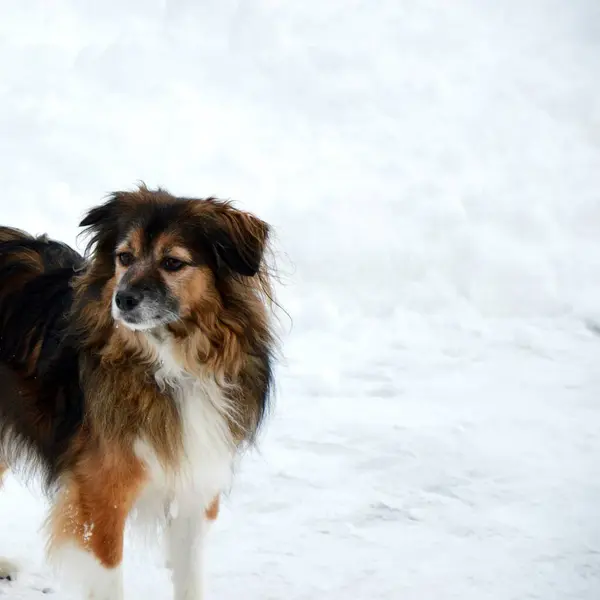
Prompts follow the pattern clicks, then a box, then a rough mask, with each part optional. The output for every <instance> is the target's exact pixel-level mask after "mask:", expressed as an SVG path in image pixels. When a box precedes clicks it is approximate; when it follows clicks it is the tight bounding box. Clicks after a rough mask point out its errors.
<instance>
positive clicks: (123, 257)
mask: <svg viewBox="0 0 600 600" xmlns="http://www.w3.org/2000/svg"><path fill="white" fill-rule="evenodd" d="M117 259H118V260H119V262H120V263H121V264H122V265H123V266H124V267H129V266H130V265H132V264H133V262H134V260H135V257H134V256H133V254H131V252H119V254H117Z"/></svg>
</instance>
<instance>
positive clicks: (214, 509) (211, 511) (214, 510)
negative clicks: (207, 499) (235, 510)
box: [205, 496, 221, 521]
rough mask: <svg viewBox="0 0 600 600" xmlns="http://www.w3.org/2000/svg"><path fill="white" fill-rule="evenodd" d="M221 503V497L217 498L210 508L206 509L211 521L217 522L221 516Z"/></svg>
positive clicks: (207, 516)
mask: <svg viewBox="0 0 600 600" xmlns="http://www.w3.org/2000/svg"><path fill="white" fill-rule="evenodd" d="M220 503H221V497H220V496H215V499H214V500H213V501H212V502H211V503H210V506H209V507H208V508H207V509H206V511H205V514H206V518H207V519H208V520H209V521H216V520H217V517H218V516H219V508H220Z"/></svg>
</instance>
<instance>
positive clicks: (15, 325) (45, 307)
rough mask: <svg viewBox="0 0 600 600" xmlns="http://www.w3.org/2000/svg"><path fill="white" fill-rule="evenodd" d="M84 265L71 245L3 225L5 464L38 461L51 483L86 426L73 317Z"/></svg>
mask: <svg viewBox="0 0 600 600" xmlns="http://www.w3.org/2000/svg"><path fill="white" fill-rule="evenodd" d="M82 266H83V258H82V257H81V256H80V255H79V254H78V253H77V252H75V251H74V250H73V249H71V248H69V247H68V246H66V245H64V244H61V243H58V242H55V241H52V240H49V239H47V238H46V237H32V236H30V235H28V234H26V233H24V232H22V231H19V230H17V229H12V228H9V227H0V461H2V462H7V463H9V464H11V466H14V465H15V462H21V460H20V459H23V458H27V459H29V460H28V461H27V462H28V463H29V464H30V465H31V464H32V462H31V459H32V458H35V459H37V460H35V461H33V462H34V464H37V466H41V467H43V470H44V471H45V472H46V474H47V476H48V483H50V482H51V481H52V480H53V479H54V476H55V475H56V473H57V471H58V466H59V465H58V463H59V462H60V460H61V456H62V454H63V453H64V450H65V447H66V445H67V443H68V439H69V438H70V437H71V436H72V435H73V433H74V431H75V430H76V429H77V428H78V427H79V425H80V423H81V415H82V399H81V393H80V390H79V380H78V361H77V350H76V347H75V345H74V344H73V343H72V342H73V341H72V339H71V338H70V335H69V331H68V324H69V320H68V312H69V310H70V308H71V304H72V298H73V292H72V289H71V280H72V278H73V276H74V275H75V272H76V270H77V269H79V268H81V267H82ZM32 455H33V456H32Z"/></svg>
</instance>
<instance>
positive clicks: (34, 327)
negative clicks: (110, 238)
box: [0, 227, 83, 372]
mask: <svg viewBox="0 0 600 600" xmlns="http://www.w3.org/2000/svg"><path fill="white" fill-rule="evenodd" d="M82 265H83V259H82V257H81V256H80V255H79V254H78V253H77V252H75V250H73V249H72V248H69V247H68V246H66V245H65V244H61V243H59V242H55V241H53V240H49V239H48V238H47V237H46V236H39V237H33V236H31V235H29V234H28V233H25V232H24V231H20V230H18V229H13V228H11V227H0V334H1V336H2V344H0V360H3V361H4V362H6V363H7V364H10V365H12V366H14V367H17V368H20V369H24V370H25V371H26V372H27V371H30V369H31V367H32V366H33V365H32V360H33V361H34V359H37V356H38V355H39V350H40V348H39V347H37V346H38V345H39V343H40V340H42V339H43V337H44V332H45V331H47V330H48V329H52V328H53V325H54V324H55V323H56V322H57V319H60V318H62V317H63V315H64V313H65V312H66V311H67V310H68V309H69V307H70V299H71V298H70V296H71V290H70V281H71V279H72V278H73V276H74V274H75V271H76V270H77V269H78V268H80V267H81V266H82Z"/></svg>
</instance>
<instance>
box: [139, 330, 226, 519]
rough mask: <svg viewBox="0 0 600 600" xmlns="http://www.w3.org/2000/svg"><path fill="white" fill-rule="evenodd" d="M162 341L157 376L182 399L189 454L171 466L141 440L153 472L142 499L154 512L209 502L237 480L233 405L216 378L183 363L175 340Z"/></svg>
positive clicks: (177, 399)
mask: <svg viewBox="0 0 600 600" xmlns="http://www.w3.org/2000/svg"><path fill="white" fill-rule="evenodd" d="M156 347H157V350H158V351H159V357H160V359H159V363H158V364H157V370H156V373H155V377H156V381H157V383H158V385H159V386H160V387H161V388H164V389H165V391H166V392H167V393H170V394H171V395H172V397H173V401H174V402H175V403H176V404H177V408H178V410H179V414H180V419H181V435H182V447H183V454H182V458H181V462H180V464H179V465H178V468H176V469H169V468H165V467H164V465H162V464H161V462H160V461H159V460H158V458H157V456H156V454H155V452H154V450H153V449H152V447H151V446H150V445H149V444H148V443H147V441H146V440H144V439H140V440H138V442H137V444H136V448H135V450H136V453H137V455H138V456H139V458H140V459H142V460H143V461H144V463H145V466H146V469H147V471H148V475H149V482H148V486H147V489H146V490H145V493H144V494H143V496H142V499H141V500H142V502H141V503H140V504H143V505H145V507H143V508H146V509H151V510H152V512H155V511H156V510H158V511H164V507H165V506H167V505H168V506H171V510H176V509H175V507H176V506H178V505H180V504H191V505H193V506H194V507H195V510H198V509H199V508H200V507H204V508H206V507H207V506H208V505H209V504H210V503H211V502H212V500H213V499H214V497H215V496H216V495H217V494H218V493H219V492H222V491H224V490H226V488H227V487H228V486H229V484H230V480H231V471H232V467H233V458H234V455H235V445H234V442H233V438H232V436H231V431H230V429H229V425H228V420H227V415H228V414H230V411H231V406H230V404H229V402H228V399H227V397H226V395H225V394H224V393H223V389H222V388H221V387H220V386H219V385H218V384H217V382H216V381H215V380H214V379H213V378H211V377H208V376H207V377H206V378H202V379H201V378H198V377H196V376H193V375H190V374H189V373H186V372H185V371H183V370H182V369H181V367H179V365H178V364H177V363H176V362H175V360H174V359H173V355H172V353H171V351H170V341H169V340H165V341H164V342H160V343H157V344H156ZM152 505H155V508H154V509H152ZM139 508H142V507H141V506H140V507H139Z"/></svg>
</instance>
